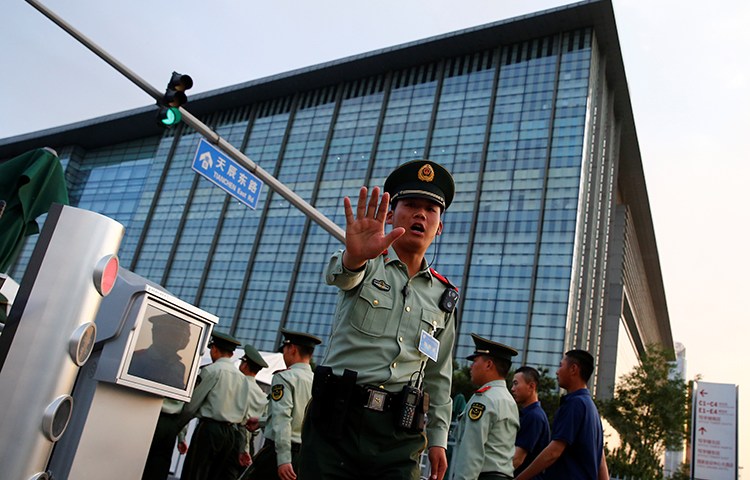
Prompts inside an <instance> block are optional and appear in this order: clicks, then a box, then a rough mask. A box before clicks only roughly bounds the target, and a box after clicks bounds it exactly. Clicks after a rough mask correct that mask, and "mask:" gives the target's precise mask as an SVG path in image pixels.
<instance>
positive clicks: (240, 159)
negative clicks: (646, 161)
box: [26, 0, 345, 243]
mask: <svg viewBox="0 0 750 480" xmlns="http://www.w3.org/2000/svg"><path fill="white" fill-rule="evenodd" d="M26 3H28V4H29V5H31V6H32V7H34V8H36V9H37V10H39V12H41V13H42V14H43V15H44V16H45V17H47V18H49V19H50V20H52V21H53V22H54V23H55V24H57V25H58V26H59V27H60V28H62V29H63V30H65V31H66V32H68V33H69V34H70V35H71V36H72V37H73V38H75V39H76V40H78V41H79V42H80V43H82V44H83V45H84V46H85V47H86V48H88V49H89V50H91V51H92V52H94V53H95V54H96V55H97V56H98V57H99V58H101V59H102V60H104V61H105V62H107V63H108V64H109V65H110V66H112V67H113V68H114V69H115V70H117V71H118V72H120V73H121V74H122V75H124V76H125V77H126V78H128V79H129V80H130V81H131V82H133V83H135V84H136V85H137V86H138V87H140V89H141V90H143V91H144V92H146V93H147V94H149V95H150V96H151V97H153V98H154V100H156V101H157V102H158V101H159V100H161V97H162V93H161V92H160V91H159V90H157V89H156V88H154V87H153V86H152V85H150V84H149V83H148V82H146V81H145V80H144V79H142V78H141V77H139V76H138V75H137V74H136V73H135V72H133V71H132V70H130V69H129V68H127V67H126V66H125V65H123V64H122V63H120V62H119V61H118V60H117V59H115V58H114V57H112V56H111V55H110V54H109V53H107V52H106V51H104V49H102V48H101V47H99V46H98V45H97V44H95V43H94V42H93V41H92V40H91V39H89V38H88V37H86V36H85V35H84V34H82V33H81V32H79V31H78V30H76V29H75V28H74V27H72V26H71V25H70V24H68V23H67V22H66V21H65V20H63V19H62V18H60V17H59V16H58V15H57V14H56V13H54V12H53V11H51V10H50V9H48V8H47V7H46V6H44V5H42V4H41V3H39V2H38V1H36V0H26ZM180 113H182V121H183V122H185V123H186V124H187V125H189V126H190V127H192V128H193V129H195V130H196V131H197V132H198V133H200V134H201V135H203V136H204V137H205V138H206V139H207V140H208V141H209V142H211V143H213V144H214V145H216V146H217V147H219V148H220V149H221V150H222V151H223V152H224V153H226V154H227V155H228V156H230V157H232V159H233V160H235V161H236V162H237V163H239V164H240V165H242V166H244V167H245V168H247V169H248V170H250V171H251V172H252V173H253V174H254V175H255V176H257V177H258V178H260V179H261V180H262V181H263V183H265V184H266V185H268V187H269V188H270V189H271V190H273V191H274V192H276V193H278V194H279V195H281V196H282V197H284V199H286V200H287V201H289V202H290V203H291V204H292V205H294V206H295V207H297V208H298V209H299V210H301V211H302V213H304V214H305V215H306V216H307V217H309V218H310V219H311V220H312V221H314V222H315V223H317V224H318V225H320V226H321V227H322V228H323V230H325V231H326V232H328V233H330V234H331V235H333V236H334V237H335V238H336V239H337V240H338V241H340V242H341V243H344V239H345V232H344V230H343V229H342V228H341V227H339V226H338V225H336V224H335V223H333V221H331V219H329V218H328V217H326V216H325V215H323V214H322V213H320V212H319V211H318V210H317V209H316V208H315V207H313V206H312V205H310V204H309V203H308V202H307V201H306V200H305V199H303V198H302V197H300V196H299V195H297V194H296V193H294V191H292V190H291V189H290V188H289V187H287V186H286V185H284V184H283V183H281V182H280V181H279V180H278V179H276V178H275V177H274V176H273V175H271V174H270V173H268V172H266V171H265V170H263V169H262V168H261V167H260V166H258V165H257V164H256V163H255V162H253V161H252V160H250V159H249V158H248V157H246V156H245V154H244V153H242V152H241V151H239V150H238V149H236V148H235V147H234V146H233V145H232V144H231V143H229V142H227V141H226V140H224V139H223V138H221V136H219V134H218V133H216V132H214V131H213V130H211V129H210V128H209V127H208V126H207V125H206V124H204V123H203V122H201V121H200V120H198V119H197V118H196V117H195V116H193V115H192V114H191V113H190V112H188V111H187V110H186V109H185V108H184V107H180Z"/></svg>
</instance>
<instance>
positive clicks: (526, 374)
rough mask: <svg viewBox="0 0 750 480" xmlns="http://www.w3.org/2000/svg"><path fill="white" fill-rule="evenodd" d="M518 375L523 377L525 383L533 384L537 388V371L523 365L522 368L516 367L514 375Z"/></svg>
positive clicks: (538, 378)
mask: <svg viewBox="0 0 750 480" xmlns="http://www.w3.org/2000/svg"><path fill="white" fill-rule="evenodd" d="M519 373H520V374H521V375H523V378H524V380H526V383H533V384H534V385H536V387H537V388H539V380H540V378H541V377H540V375H539V371H538V370H537V369H536V368H533V367H527V366H526V365H524V366H523V367H518V368H517V369H516V374H519Z"/></svg>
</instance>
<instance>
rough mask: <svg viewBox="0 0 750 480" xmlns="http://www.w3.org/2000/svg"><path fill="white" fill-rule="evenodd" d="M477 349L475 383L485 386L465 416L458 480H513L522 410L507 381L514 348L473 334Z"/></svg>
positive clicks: (473, 356) (459, 438)
mask: <svg viewBox="0 0 750 480" xmlns="http://www.w3.org/2000/svg"><path fill="white" fill-rule="evenodd" d="M471 336H472V338H473V339H474V345H475V347H476V349H475V351H474V353H473V354H471V355H469V356H468V357H466V358H467V360H471V361H472V364H471V382H472V383H473V384H474V385H481V387H480V388H479V390H477V391H476V392H474V395H473V396H472V397H471V399H469V402H468V403H467V404H466V409H465V410H464V413H463V415H462V416H461V419H460V422H459V426H458V434H457V440H456V449H455V451H454V455H453V458H455V459H456V461H455V465H453V467H452V468H453V479H454V480H476V479H483V480H484V479H487V480H489V479H502V478H513V454H514V453H515V439H516V433H517V432H518V427H519V421H518V408H517V407H516V402H515V400H513V396H512V395H511V394H510V392H509V391H508V387H507V385H506V383H505V378H506V377H507V376H508V371H509V370H510V365H511V359H512V357H514V356H516V355H518V352H516V351H515V350H514V349H512V348H510V347H508V346H506V345H503V344H501V343H497V342H493V341H492V340H488V339H486V338H482V337H480V336H479V335H476V334H474V333H472V334H471Z"/></svg>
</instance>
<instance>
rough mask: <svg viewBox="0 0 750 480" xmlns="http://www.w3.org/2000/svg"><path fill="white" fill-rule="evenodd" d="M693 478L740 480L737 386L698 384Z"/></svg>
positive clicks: (695, 401) (694, 400) (694, 415)
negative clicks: (738, 469)
mask: <svg viewBox="0 0 750 480" xmlns="http://www.w3.org/2000/svg"><path fill="white" fill-rule="evenodd" d="M692 426H693V432H692V440H693V441H692V450H693V455H692V459H693V464H692V472H693V474H692V476H691V477H690V478H694V479H696V480H725V479H726V480H735V479H736V478H737V386H735V385H732V384H726V383H709V382H696V383H695V390H694V391H693V422H692Z"/></svg>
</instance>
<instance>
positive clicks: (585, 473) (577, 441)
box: [516, 350, 609, 480]
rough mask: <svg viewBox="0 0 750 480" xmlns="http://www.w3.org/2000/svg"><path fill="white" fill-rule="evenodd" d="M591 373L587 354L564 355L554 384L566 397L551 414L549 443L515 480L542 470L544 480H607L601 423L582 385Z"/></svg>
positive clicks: (591, 368) (591, 364)
mask: <svg viewBox="0 0 750 480" xmlns="http://www.w3.org/2000/svg"><path fill="white" fill-rule="evenodd" d="M593 372H594V357H592V356H591V354H590V353H588V352H586V351H584V350H570V351H569V352H567V353H565V356H564V357H563V359H562V361H560V368H558V369H557V383H558V384H559V385H560V387H562V388H564V389H565V390H567V391H568V394H567V395H566V396H564V397H563V398H562V399H561V401H560V408H558V409H557V412H556V413H555V418H554V420H553V422H552V441H551V442H550V443H549V445H547V447H546V448H545V449H544V450H542V453H540V454H539V456H538V457H537V458H536V460H534V461H533V462H531V465H529V466H528V468H526V469H525V470H524V471H523V472H521V474H520V475H518V476H517V477H516V479H517V480H530V479H532V478H534V476H535V475H538V474H539V473H541V472H542V471H544V478H545V479H546V480H609V471H608V469H607V461H606V460H605V458H604V433H603V431H602V422H601V419H600V417H599V411H598V410H597V409H596V405H594V400H593V399H592V398H591V393H590V392H589V390H588V388H587V386H586V384H587V382H588V380H589V378H591V374H592V373H593Z"/></svg>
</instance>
